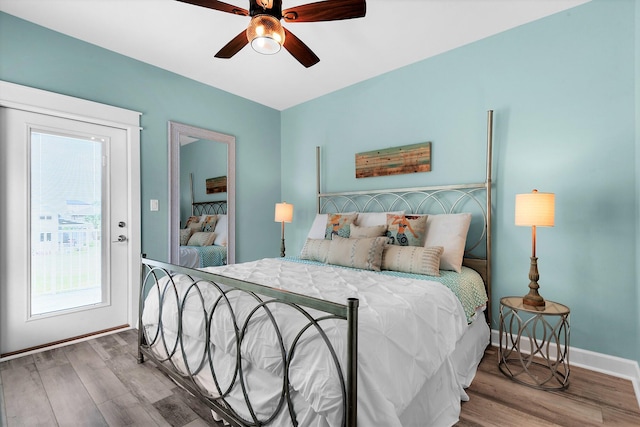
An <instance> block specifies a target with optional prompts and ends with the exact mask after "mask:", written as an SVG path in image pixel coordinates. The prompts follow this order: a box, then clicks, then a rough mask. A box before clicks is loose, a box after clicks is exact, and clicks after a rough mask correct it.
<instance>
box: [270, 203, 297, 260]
mask: <svg viewBox="0 0 640 427" xmlns="http://www.w3.org/2000/svg"><path fill="white" fill-rule="evenodd" d="M274 221H275V222H279V223H281V224H282V242H281V244H280V256H281V257H283V256H284V223H285V222H291V221H293V205H292V204H290V203H287V202H282V203H276V213H275V217H274Z"/></svg>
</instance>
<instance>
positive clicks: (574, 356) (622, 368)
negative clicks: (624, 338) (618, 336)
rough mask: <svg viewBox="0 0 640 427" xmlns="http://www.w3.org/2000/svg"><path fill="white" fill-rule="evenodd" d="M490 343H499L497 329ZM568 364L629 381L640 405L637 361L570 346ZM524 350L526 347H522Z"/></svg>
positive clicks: (639, 373) (493, 330)
mask: <svg viewBox="0 0 640 427" xmlns="http://www.w3.org/2000/svg"><path fill="white" fill-rule="evenodd" d="M491 345H493V346H495V347H498V346H499V345H500V333H499V331H497V330H495V329H492V330H491ZM570 349H571V351H570V354H569V356H570V357H569V364H570V365H571V366H578V367H580V368H585V369H589V370H592V371H596V372H601V373H603V374H607V375H611V376H614V377H618V378H624V379H627V380H629V381H631V384H633V390H634V391H635V393H636V399H637V400H638V406H640V366H639V365H638V362H637V361H635V360H630V359H623V358H621V357H616V356H610V355H608V354H603V353H596V352H593V351H589V350H583V349H580V348H576V347H570ZM523 350H524V351H526V350H527V349H525V348H523Z"/></svg>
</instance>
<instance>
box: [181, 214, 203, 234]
mask: <svg viewBox="0 0 640 427" xmlns="http://www.w3.org/2000/svg"><path fill="white" fill-rule="evenodd" d="M184 228H191V229H193V231H201V229H202V224H201V223H200V217H199V216H190V217H189V218H187V223H186V224H185V226H184Z"/></svg>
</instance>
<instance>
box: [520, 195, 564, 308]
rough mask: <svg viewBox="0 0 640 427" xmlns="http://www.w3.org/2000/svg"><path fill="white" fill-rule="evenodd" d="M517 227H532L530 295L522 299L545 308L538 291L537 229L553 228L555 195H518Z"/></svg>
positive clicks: (526, 302) (526, 303)
mask: <svg viewBox="0 0 640 427" xmlns="http://www.w3.org/2000/svg"><path fill="white" fill-rule="evenodd" d="M515 217H516V221H515V222H516V225H519V226H526V227H531V266H530V267H529V293H528V294H527V295H525V296H524V297H523V298H522V302H523V304H524V305H526V306H530V307H534V308H544V307H545V301H544V298H542V296H540V293H539V292H538V289H539V288H540V285H538V280H539V279H540V274H539V273H538V258H537V257H536V227H553V225H554V217H555V194H553V193H540V192H538V190H533V191H532V192H531V193H527V194H516V215H515Z"/></svg>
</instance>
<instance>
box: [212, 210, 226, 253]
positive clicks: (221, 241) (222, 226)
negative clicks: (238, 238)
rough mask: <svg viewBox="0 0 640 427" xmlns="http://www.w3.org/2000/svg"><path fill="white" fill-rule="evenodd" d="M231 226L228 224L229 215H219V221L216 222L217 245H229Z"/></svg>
mask: <svg viewBox="0 0 640 427" xmlns="http://www.w3.org/2000/svg"><path fill="white" fill-rule="evenodd" d="M228 229H229V227H228V226H227V215H218V222H217V223H216V228H215V230H214V232H215V233H216V239H215V240H214V241H213V244H214V245H217V246H227V239H228V237H227V231H228Z"/></svg>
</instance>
